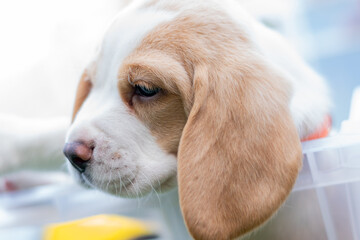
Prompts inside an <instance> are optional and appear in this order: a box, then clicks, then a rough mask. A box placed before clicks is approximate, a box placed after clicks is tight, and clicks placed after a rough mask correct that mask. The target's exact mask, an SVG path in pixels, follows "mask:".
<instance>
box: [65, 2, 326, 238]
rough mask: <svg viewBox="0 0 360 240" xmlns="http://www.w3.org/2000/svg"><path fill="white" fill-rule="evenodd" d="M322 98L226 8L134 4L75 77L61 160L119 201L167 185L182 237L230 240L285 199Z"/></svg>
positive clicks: (273, 41) (236, 10) (266, 33)
mask: <svg viewBox="0 0 360 240" xmlns="http://www.w3.org/2000/svg"><path fill="white" fill-rule="evenodd" d="M327 92H328V91H327V87H326V85H325V84H324V81H323V80H322V79H321V78H320V77H319V76H318V75H317V74H316V73H314V72H313V71H312V70H311V69H310V68H309V67H308V66H307V65H306V64H305V63H304V62H303V61H302V60H301V58H300V57H299V56H298V55H297V54H296V53H295V52H294V51H293V50H292V49H291V48H290V47H289V46H288V44H287V43H286V42H285V41H284V40H283V39H282V38H281V37H280V36H279V35H278V34H276V33H275V32H273V31H271V30H269V29H267V28H265V27H264V26H262V25H261V24H260V23H258V22H256V21H255V20H254V19H253V18H252V17H251V16H249V15H248V14H247V13H246V12H245V11H243V9H242V8H241V6H240V5H239V4H238V2H236V1H233V0H226V1H215V0H208V1H188V0H185V1H161V0H154V1H141V0H140V1H134V2H131V3H130V4H129V5H128V6H127V7H126V8H125V9H124V10H123V11H122V12H120V13H119V15H118V16H117V17H116V19H115V20H114V21H113V23H112V24H111V25H110V27H109V29H108V30H107V32H106V34H105V36H104V39H103V41H102V44H101V47H100V48H99V51H98V53H97V55H96V56H95V58H94V59H93V61H92V62H91V63H90V64H89V66H88V67H87V68H86V69H85V71H84V73H83V75H82V78H81V80H80V83H79V85H78V90H77V97H76V102H75V107H74V113H73V122H72V125H71V127H70V129H69V131H68V133H67V137H66V145H65V147H64V153H65V155H66V157H67V158H68V159H69V162H70V163H71V164H70V165H69V169H70V172H71V173H72V175H73V176H74V177H75V178H76V179H78V181H79V182H81V183H83V184H85V185H88V186H91V187H95V188H97V189H100V190H102V191H106V192H108V193H111V194H115V195H118V196H123V197H136V196H138V195H139V194H141V195H144V194H146V193H148V192H150V191H152V190H153V189H155V190H160V189H161V190H162V191H165V190H167V189H171V188H173V187H175V186H176V185H178V188H179V197H180V206H181V210H182V214H183V217H184V220H185V223H186V225H187V228H188V230H189V232H190V233H191V235H192V236H193V237H194V238H195V239H232V238H236V237H239V236H242V235H244V234H246V233H248V232H249V231H251V230H253V229H254V228H256V227H258V226H259V225H261V224H262V223H264V222H265V221H266V220H267V219H269V218H270V217H271V216H272V215H273V214H274V212H275V211H276V210H277V209H278V208H279V207H280V205H281V204H282V203H283V202H284V200H285V199H286V197H287V196H288V194H289V193H290V191H291V188H292V186H293V184H294V182H295V180H296V177H297V175H298V172H299V170H300V168H301V157H302V154H301V145H300V140H301V139H304V138H307V137H309V136H310V135H311V134H312V133H313V132H315V131H316V130H317V129H318V128H319V127H320V126H321V125H322V123H323V121H325V119H326V116H327V114H328V111H329V98H328V93H327Z"/></svg>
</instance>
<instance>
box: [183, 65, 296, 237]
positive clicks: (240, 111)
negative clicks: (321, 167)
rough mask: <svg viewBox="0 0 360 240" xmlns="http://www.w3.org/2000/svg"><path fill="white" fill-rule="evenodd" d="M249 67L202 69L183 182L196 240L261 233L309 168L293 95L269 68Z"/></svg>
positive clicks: (185, 148) (186, 135)
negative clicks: (304, 161)
mask: <svg viewBox="0 0 360 240" xmlns="http://www.w3.org/2000/svg"><path fill="white" fill-rule="evenodd" d="M250 61H251V60H250ZM255 62H256V63H255ZM248 66H249V67H248V68H247V69H236V68H235V67H234V68H233V69H232V70H233V71H230V70H229V69H231V68H228V69H227V70H226V69H225V68H226V67H224V70H219V69H217V70H216V68H217V67H216V66H210V67H209V65H205V64H204V65H197V66H195V67H194V70H195V71H194V78H193V88H194V102H193V106H192V109H191V111H190V114H189V117H188V121H187V123H186V125H185V128H184V130H183V134H182V137H181V141H180V146H179V152H178V181H179V195H180V205H181V209H182V213H183V216H184V219H185V222H186V225H187V227H188V230H189V231H190V233H191V234H192V236H193V237H194V238H195V239H207V240H209V239H216V240H220V239H232V238H235V237H238V236H240V235H243V234H245V233H247V232H248V231H250V230H252V229H254V228H255V227H257V226H259V225H261V224H262V223H263V222H264V221H266V220H267V219H268V218H269V217H271V215H272V214H273V213H274V212H275V211H276V210H277V209H278V208H279V207H280V205H281V204H282V203H283V201H284V200H285V198H286V197H287V195H288V194H289V192H290V191H291V188H292V186H293V184H294V182H295V180H296V177H297V174H298V171H299V169H300V167H301V156H302V154H301V147H300V140H299V137H298V134H297V131H296V128H295V126H294V123H293V121H292V118H291V116H290V113H289V100H290V99H289V95H290V92H291V89H290V88H289V87H288V86H287V84H286V82H285V81H284V79H283V78H282V76H281V75H280V74H279V73H277V72H276V71H274V70H272V68H271V67H269V66H268V64H267V63H265V62H262V63H261V61H259V60H256V61H254V63H253V64H252V65H251V63H248ZM235 69H236V70H235ZM234 72H235V73H234Z"/></svg>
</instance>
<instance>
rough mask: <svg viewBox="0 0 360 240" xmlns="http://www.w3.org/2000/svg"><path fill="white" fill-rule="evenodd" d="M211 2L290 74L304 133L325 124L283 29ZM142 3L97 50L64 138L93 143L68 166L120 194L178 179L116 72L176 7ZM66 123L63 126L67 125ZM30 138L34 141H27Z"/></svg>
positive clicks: (310, 79)
mask: <svg viewBox="0 0 360 240" xmlns="http://www.w3.org/2000/svg"><path fill="white" fill-rule="evenodd" d="M211 2H212V3H213V4H212V5H211V6H212V7H216V8H223V9H224V11H226V12H227V13H228V14H229V16H231V17H232V18H233V19H234V21H236V22H238V24H239V25H241V26H243V27H244V29H245V30H246V31H247V32H248V34H249V36H250V37H251V39H252V40H253V42H254V43H255V44H256V45H257V47H258V48H259V50H260V52H261V53H262V54H264V55H265V56H267V58H268V59H269V62H268V64H270V65H272V66H273V67H274V68H277V69H278V70H279V71H282V72H283V73H284V74H286V75H287V76H288V79H289V85H290V86H291V91H292V93H293V95H292V100H291V104H290V106H289V108H290V110H291V112H292V116H293V119H294V122H295V124H296V126H297V128H298V131H299V135H300V137H304V136H306V135H307V134H309V133H311V132H312V131H314V130H315V129H316V128H317V127H318V126H319V125H321V124H322V121H323V117H324V115H325V114H326V113H327V112H328V111H329V105H330V104H329V103H330V101H329V98H328V92H327V88H326V85H325V83H324V82H323V80H322V79H321V78H320V77H319V76H318V75H317V74H316V73H314V72H313V71H312V70H311V69H310V68H309V67H308V66H307V65H306V64H305V63H304V62H303V60H302V59H301V58H300V57H299V56H298V55H297V54H296V53H295V52H294V51H293V50H292V49H291V47H289V46H288V44H287V43H286V42H285V41H284V40H283V39H282V38H281V37H280V36H279V35H278V34H276V33H274V32H273V31H270V30H268V29H267V28H265V27H264V26H262V25H260V24H259V23H257V22H256V21H255V20H253V19H252V18H251V17H250V16H249V15H248V14H246V13H245V12H244V11H243V10H242V8H241V7H240V5H238V3H237V2H236V1H234V0H226V1H211ZM142 3H143V1H135V2H134V3H132V4H130V5H129V6H128V7H127V8H125V9H124V10H123V11H122V12H121V13H120V14H119V15H117V16H116V18H115V20H114V21H113V23H112V24H111V25H110V26H109V28H108V31H107V32H106V34H105V36H104V39H103V42H102V45H101V47H100V48H99V51H98V53H97V55H96V56H95V61H96V66H97V67H96V71H94V72H92V74H91V75H92V76H91V78H92V79H91V81H92V82H93V88H92V90H91V93H90V95H89V96H88V98H87V99H86V100H85V102H84V104H83V106H82V107H81V109H80V111H79V112H78V114H77V116H76V118H75V122H74V123H73V124H72V126H71V128H70V130H69V131H68V134H67V138H66V139H67V141H68V142H71V141H84V142H92V143H94V144H95V149H94V152H93V158H94V161H93V163H92V164H90V165H89V166H88V168H87V169H86V171H85V172H84V173H83V174H81V175H80V174H79V173H78V172H76V171H75V170H73V169H72V166H71V165H69V168H70V171H71V172H72V173H73V175H74V176H75V177H77V178H78V179H80V181H82V182H84V183H86V184H88V185H91V186H93V187H96V188H99V189H102V190H105V191H108V192H110V193H112V194H117V195H121V196H136V195H138V194H144V193H147V192H149V191H151V190H152V189H159V188H160V187H171V186H173V185H175V183H176V158H175V156H173V155H170V154H167V153H165V152H164V151H163V150H161V148H160V147H159V146H158V145H157V143H156V141H155V138H154V137H153V136H152V135H151V133H150V131H149V130H148V129H147V128H146V127H145V126H144V124H143V123H141V122H140V121H139V120H138V119H137V118H136V117H134V116H133V115H131V114H129V113H128V112H127V110H126V107H125V105H124V103H123V102H122V100H121V98H120V96H119V93H118V88H117V73H118V69H119V67H120V66H121V63H122V61H123V60H124V58H125V57H126V56H128V55H129V54H130V53H131V52H132V51H133V50H134V49H135V48H136V47H137V45H138V44H139V42H140V41H141V40H142V39H143V38H144V37H145V36H146V34H147V33H149V32H150V31H151V30H152V29H154V28H155V27H156V26H158V25H159V24H161V23H163V22H166V21H169V20H171V19H173V18H174V17H176V14H177V13H176V12H170V11H169V12H166V11H160V10H156V8H154V7H152V8H141V7H139V6H141V5H142ZM177 3H178V4H184V6H186V8H191V7H192V6H194V5H193V4H194V3H193V1H182V2H181V3H180V2H177ZM196 4H200V5H201V4H204V3H203V2H197V3H196ZM205 4H207V3H205ZM207 6H209V7H210V5H207ZM89 70H91V66H90V67H89ZM59 126H60V125H59ZM62 127H63V131H62V133H63V132H65V130H64V129H65V126H62ZM0 134H1V132H0ZM14 134H15V135H16V133H14ZM33 134H34V136H37V133H33ZM42 137H43V139H44V142H46V143H48V144H50V145H53V147H54V148H56V149H58V150H60V149H61V148H62V144H58V145H56V144H57V143H58V142H61V141H62V140H63V137H64V135H61V134H60V135H51V134H48V133H42ZM17 138H19V137H17ZM10 139H11V138H10ZM10 143H11V142H10ZM10 145H11V144H10ZM25 145H28V147H32V145H31V142H30V141H28V142H26V143H25ZM11 146H12V145H11ZM14 151H16V150H14ZM6 152H9V151H4V150H0V164H2V165H0V170H1V169H4V171H7V169H8V168H7V167H3V166H4V162H5V160H1V156H4V153H6ZM16 154H20V155H21V156H20V158H19V159H23V160H18V162H19V164H18V165H20V163H21V164H22V162H23V161H24V162H25V160H24V159H26V157H27V155H25V153H22V152H20V151H17V152H16ZM37 154H41V152H38V153H37ZM14 168H16V167H14Z"/></svg>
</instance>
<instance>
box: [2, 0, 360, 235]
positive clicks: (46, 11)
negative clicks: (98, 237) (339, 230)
mask: <svg viewBox="0 0 360 240" xmlns="http://www.w3.org/2000/svg"><path fill="white" fill-rule="evenodd" d="M239 1H242V2H243V3H244V5H245V7H246V8H248V10H249V11H250V12H251V13H252V14H254V15H255V16H256V17H257V18H258V19H259V20H260V21H262V22H263V23H264V24H266V25H267V26H269V27H271V28H273V29H275V30H276V31H279V32H281V33H282V34H283V35H284V36H285V37H286V38H287V39H289V41H290V42H291V43H292V44H293V45H294V46H295V48H296V49H297V50H298V52H299V53H300V54H301V55H302V56H303V57H304V58H305V59H306V61H307V62H308V63H309V64H310V65H311V66H312V67H313V68H314V69H315V70H316V71H317V72H318V73H320V75H322V76H323V77H324V78H325V79H326V80H327V81H328V83H329V85H330V88H331V94H332V98H333V111H332V117H333V121H334V128H335V129H338V128H339V127H340V124H341V122H342V121H343V120H345V119H347V118H348V114H349V108H350V100H351V94H352V91H353V89H354V88H355V87H356V86H359V85H360V0H239ZM122 4H123V3H122V2H121V1H119V0H107V1H102V0H76V1H73V0H62V1H55V0H32V1H27V0H12V1H5V0H2V1H0V34H1V38H0V66H1V74H0V114H15V115H19V116H22V117H44V118H48V117H56V116H70V115H71V111H72V104H73V101H74V97H75V89H76V83H77V81H78V79H79V77H80V75H81V74H82V70H83V68H84V67H85V66H86V64H87V63H88V61H89V60H90V58H91V57H92V55H93V54H94V53H95V50H96V47H97V45H98V44H99V42H100V40H101V36H102V34H103V32H104V31H105V30H106V27H107V26H108V24H109V22H110V21H111V19H112V18H113V17H114V16H115V15H116V13H117V12H118V11H119V9H120V8H121V6H122ZM79 192H81V190H78V189H77V188H71V189H65V190H64V189H63V188H60V190H59V189H58V188H53V189H37V190H35V191H33V192H28V193H21V194H24V195H11V196H0V238H1V239H5V238H2V237H1V236H7V237H9V236H13V235H11V234H14V231H10V232H9V231H7V232H6V231H5V230H4V229H9V228H10V227H19V226H28V225H29V223H33V224H38V225H41V224H43V223H47V222H53V221H57V220H67V219H72V218H74V217H82V216H86V215H89V214H96V213H104V212H114V211H113V209H115V208H116V206H119V204H123V205H122V206H126V207H125V208H123V209H122V210H120V209H118V211H116V212H117V213H120V214H126V215H130V216H136V217H141V218H145V219H161V218H162V217H161V216H159V212H157V211H154V210H153V209H152V207H150V208H148V210H147V211H142V210H139V205H143V206H146V202H147V201H146V200H141V201H140V203H139V200H135V202H132V203H130V202H129V200H119V199H114V198H109V197H108V196H105V195H102V194H100V193H94V192H90V193H89V192H86V193H81V194H79ZM0 195H1V194H0ZM19 196H25V198H20V197H19ZM155 197H157V196H155ZM49 199H50V200H51V204H53V205H51V206H55V205H56V209H57V211H54V208H52V207H49V205H46V207H45V208H44V207H41V208H40V206H42V205H41V204H44V202H46V201H50V200H49ZM109 199H110V200H109ZM100 201H104V202H105V201H106V203H107V204H106V206H105V205H104V206H102V205H101V204H98V203H99V202H100ZM84 202H86V204H87V205H86V206H87V208H85V206H84V204H83V203H84ZM120 202H121V203H120ZM34 203H35V206H36V207H34ZM1 204H2V205H1ZM166 204H168V203H167V202H166V200H162V201H160V200H159V201H158V202H157V206H160V205H161V207H164V206H166ZM130 205H131V206H132V207H129V206H130ZM1 207H3V208H1ZM64 209H68V210H69V209H71V212H68V211H67V212H66V211H63V210H64ZM149 209H151V210H149ZM160 215H161V214H160ZM166 221H171V219H170V220H169V219H167V220H166ZM173 225H174V226H182V223H174V224H173ZM23 230H24V229H23ZM25 230H26V229H25ZM32 231H33V229H32V228H30V229H29V232H30V233H31V232H32ZM171 231H172V232H176V231H179V232H181V231H183V229H182V228H181V227H180V230H176V229H172V230H171ZM29 232H26V231H25V233H29ZM2 234H3V235H2ZM6 234H7V235H6ZM165 235H166V233H165ZM24 236H28V235H24ZM7 239H10V238H7ZM25 239H30V238H27V237H25ZM34 239H36V238H34ZM164 239H168V238H164ZM319 239H320V238H319Z"/></svg>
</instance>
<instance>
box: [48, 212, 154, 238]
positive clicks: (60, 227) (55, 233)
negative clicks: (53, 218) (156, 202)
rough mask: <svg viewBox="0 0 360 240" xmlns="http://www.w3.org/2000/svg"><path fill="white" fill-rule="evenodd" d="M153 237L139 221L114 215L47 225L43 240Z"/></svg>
mask: <svg viewBox="0 0 360 240" xmlns="http://www.w3.org/2000/svg"><path fill="white" fill-rule="evenodd" d="M146 236H154V234H153V232H152V231H150V230H149V228H148V226H147V225H146V224H144V223H142V222H140V221H137V220H134V219H131V218H126V217H120V216H116V215H97V216H92V217H88V218H84V219H80V220H76V221H72V222H66V223H59V224H52V225H49V226H48V227H47V228H46V229H45V235H44V240H79V239H86V240H129V239H136V238H140V237H146Z"/></svg>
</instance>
